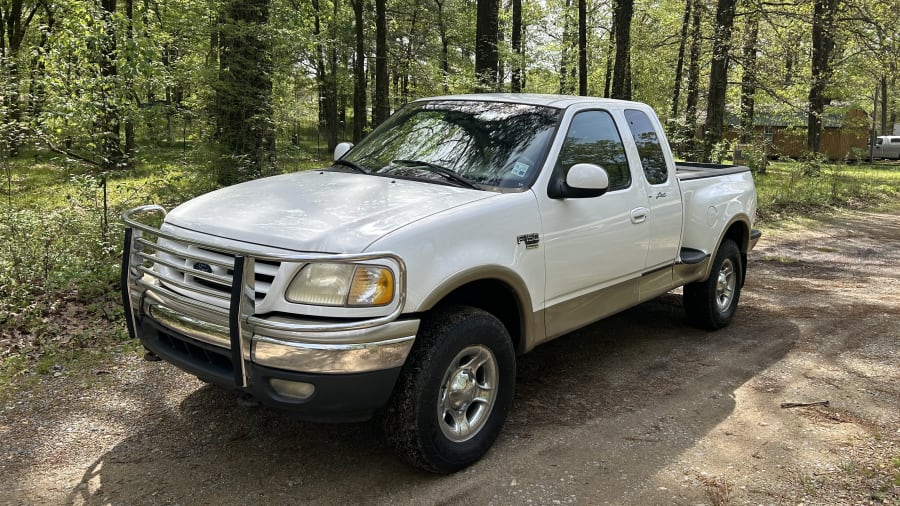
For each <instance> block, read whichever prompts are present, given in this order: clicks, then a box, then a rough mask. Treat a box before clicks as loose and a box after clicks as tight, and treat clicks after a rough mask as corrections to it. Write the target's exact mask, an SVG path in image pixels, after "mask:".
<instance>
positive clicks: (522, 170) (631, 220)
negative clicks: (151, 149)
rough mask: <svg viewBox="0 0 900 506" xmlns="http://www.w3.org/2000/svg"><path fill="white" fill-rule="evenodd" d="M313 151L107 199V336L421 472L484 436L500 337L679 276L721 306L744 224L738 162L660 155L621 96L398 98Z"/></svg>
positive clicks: (522, 349) (734, 300)
mask: <svg viewBox="0 0 900 506" xmlns="http://www.w3.org/2000/svg"><path fill="white" fill-rule="evenodd" d="M348 148H350V149H349V151H348ZM335 155H336V156H335V161H334V164H333V165H332V166H331V167H329V168H325V169H322V170H310V171H303V172H296V173H291V174H284V175H280V176H275V177H269V178H265V179H260V180H256V181H251V182H247V183H243V184H238V185H235V186H232V187H229V188H224V189H221V190H217V191H214V192H212V193H209V194H206V195H203V196H201V197H198V198H196V199H193V200H191V201H189V202H186V203H184V204H182V205H180V206H178V207H177V208H175V209H174V210H172V211H171V212H169V213H168V214H166V211H165V210H164V209H163V208H162V207H160V206H153V205H150V206H142V207H139V208H136V209H133V210H131V211H128V212H127V213H125V214H124V220H125V222H126V225H127V226H126V240H125V251H124V255H123V265H122V294H123V299H124V303H125V306H126V308H127V311H126V313H127V316H128V318H127V321H128V327H129V331H130V332H131V334H132V335H133V336H136V337H139V338H140V339H141V341H142V342H143V344H144V346H145V347H146V348H147V349H148V350H149V351H148V358H149V359H156V358H161V359H162V360H165V361H168V362H171V363H172V364H175V365H176V366H178V367H180V368H182V369H184V370H186V371H188V372H190V373H192V374H194V375H196V376H198V377H200V378H201V379H203V380H205V381H208V382H210V383H214V384H218V385H222V386H226V387H230V388H236V389H239V390H241V391H244V392H246V393H250V394H252V395H253V396H255V397H256V398H257V399H259V400H260V401H261V402H263V403H265V404H268V405H272V406H276V407H278V408H283V409H287V410H290V411H293V412H295V413H297V414H299V415H300V416H303V417H305V418H308V419H318V420H336V419H360V418H366V417H371V416H372V415H375V416H376V418H377V420H378V422H379V424H380V425H381V427H382V429H383V432H384V436H385V437H386V439H387V440H388V441H389V442H390V443H391V444H392V446H393V447H394V448H395V449H396V450H397V452H398V454H399V455H401V456H402V457H403V458H404V459H406V460H407V461H408V462H410V463H412V464H413V465H415V466H417V467H420V468H423V469H427V470H430V471H434V472H444V473H446V472H452V471H455V470H458V469H461V468H463V467H465V466H467V465H469V464H471V463H473V462H475V461H477V460H478V459H479V458H481V457H482V456H483V455H484V454H485V452H486V451H487V450H488V449H489V448H490V446H491V444H492V443H493V441H494V440H495V438H496V437H497V435H498V433H499V431H500V429H501V427H502V425H503V422H504V420H505V419H506V417H507V413H508V412H509V409H510V405H511V403H512V399H513V389H514V386H515V374H516V356H517V355H519V354H523V353H526V352H528V351H530V350H532V349H533V348H534V347H536V346H537V345H539V344H541V343H544V342H546V341H548V340H551V339H553V338H555V337H557V336H560V335H562V334H565V333H567V332H570V331H572V330H575V329H577V328H579V327H583V326H585V325H588V324H590V323H591V322H595V321H597V320H599V319H601V318H604V317H606V316H609V315H612V314H614V313H616V312H619V311H622V310H624V309H627V308H629V307H632V306H634V305H636V304H639V303H641V302H643V301H646V300H649V299H652V298H654V297H657V296H659V295H660V294H663V293H665V292H667V291H669V290H672V289H674V288H676V287H679V286H684V297H683V298H684V306H685V309H686V313H687V318H688V319H689V320H690V321H691V322H692V323H694V324H696V325H699V326H701V327H704V328H708V329H716V328H720V327H723V326H726V325H728V324H729V322H730V321H731V320H732V317H733V315H734V313H735V309H736V308H737V304H738V299H739V296H740V292H741V286H742V285H743V283H744V276H745V273H746V267H747V252H748V251H749V250H750V249H752V248H753V247H754V245H755V244H756V242H757V240H758V239H759V235H760V234H759V232H758V231H756V230H754V229H753V221H754V218H755V213H756V205H757V201H756V192H755V189H754V185H753V179H752V177H751V174H750V170H749V169H748V168H746V167H737V166H722V165H703V164H676V162H675V160H674V159H673V158H672V153H671V150H670V148H669V145H668V143H667V141H666V137H665V135H664V134H663V131H662V128H661V127H660V124H659V121H658V119H657V118H656V115H655V114H654V112H653V110H652V109H651V108H650V107H648V106H647V105H644V104H640V103H635V102H624V101H617V100H603V99H595V98H586V97H568V96H546V95H504V94H496V95H463V96H448V97H438V98H430V99H423V100H417V101H415V102H413V103H411V104H409V105H407V106H406V107H404V108H402V109H401V110H399V111H398V112H397V113H396V114H394V115H393V116H392V117H391V118H390V119H389V120H387V121H386V122H385V123H384V124H382V125H381V126H379V127H378V128H377V129H376V130H375V131H373V132H372V133H371V134H369V135H368V136H367V137H366V138H364V139H363V140H362V142H360V143H359V144H358V145H357V146H354V147H350V146H349V145H341V146H339V147H338V149H337V150H336V152H335ZM154 214H156V215H158V216H156V217H153V216H152V215H154ZM160 216H164V219H160ZM150 222H152V223H153V224H149V223H150Z"/></svg>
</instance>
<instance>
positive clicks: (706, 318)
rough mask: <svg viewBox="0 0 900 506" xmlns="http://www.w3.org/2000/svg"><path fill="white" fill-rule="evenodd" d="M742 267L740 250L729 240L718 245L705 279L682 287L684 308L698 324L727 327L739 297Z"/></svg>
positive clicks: (707, 326)
mask: <svg viewBox="0 0 900 506" xmlns="http://www.w3.org/2000/svg"><path fill="white" fill-rule="evenodd" d="M742 273H743V268H742V264H741V252H740V250H739V249H738V247H737V244H735V243H734V241H732V240H731V239H725V240H724V241H722V244H721V245H720V246H719V251H718V252H717V253H716V258H715V260H713V264H712V268H711V269H710V274H709V278H708V279H707V280H706V281H700V282H697V283H690V284H687V285H685V286H684V310H685V313H686V314H687V318H688V321H689V322H691V324H692V325H696V326H697V327H700V328H703V329H708V330H716V329H721V328H723V327H727V326H728V324H730V323H731V319H732V318H733V317H734V312H735V311H736V310H737V305H738V301H739V300H740V297H741V286H742V285H743V281H744V280H743V278H742Z"/></svg>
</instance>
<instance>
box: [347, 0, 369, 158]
mask: <svg viewBox="0 0 900 506" xmlns="http://www.w3.org/2000/svg"><path fill="white" fill-rule="evenodd" d="M351 3H352V4H353V15H354V28H355V30H354V31H355V33H356V55H355V60H354V63H353V76H354V81H353V142H359V141H360V139H362V136H363V131H364V130H365V129H366V34H365V29H364V28H365V27H364V26H363V7H364V6H365V5H364V2H363V0H351Z"/></svg>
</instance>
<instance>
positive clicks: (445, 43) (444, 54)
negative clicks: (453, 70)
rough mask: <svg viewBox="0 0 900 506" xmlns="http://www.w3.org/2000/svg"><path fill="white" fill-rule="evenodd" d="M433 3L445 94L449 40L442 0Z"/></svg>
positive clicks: (447, 83) (447, 75) (448, 77)
mask: <svg viewBox="0 0 900 506" xmlns="http://www.w3.org/2000/svg"><path fill="white" fill-rule="evenodd" d="M514 1H518V2H521V1H522V0H514ZM434 3H435V5H437V9H438V12H437V15H438V35H440V37H441V90H442V91H443V92H444V95H446V94H447V93H449V92H450V41H449V40H448V39H447V22H446V21H445V20H444V0H434ZM513 23H515V21H514V22H513ZM514 26H515V25H514Z"/></svg>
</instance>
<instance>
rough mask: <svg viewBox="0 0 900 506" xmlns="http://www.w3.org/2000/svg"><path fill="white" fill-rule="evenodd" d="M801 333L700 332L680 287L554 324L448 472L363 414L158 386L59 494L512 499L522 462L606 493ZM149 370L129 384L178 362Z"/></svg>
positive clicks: (188, 498)
mask: <svg viewBox="0 0 900 506" xmlns="http://www.w3.org/2000/svg"><path fill="white" fill-rule="evenodd" d="M798 334H799V331H798V328H797V327H796V326H795V325H794V324H793V323H791V322H790V320H789V319H788V318H786V317H785V316H784V315H781V314H777V313H776V312H772V311H767V310H762V309H760V308H758V307H754V306H753V305H750V306H749V307H748V306H747V305H745V306H743V307H742V308H741V310H740V312H739V314H738V317H737V319H736V321H735V323H734V324H733V325H732V326H731V327H729V328H727V329H724V330H722V331H718V332H714V333H708V332H704V331H699V330H696V329H693V328H691V327H688V326H686V324H685V323H684V318H683V316H682V311H681V300H680V296H678V295H666V296H664V297H662V298H660V299H658V300H655V301H652V302H650V303H647V304H644V305H641V306H639V307H637V308H634V309H632V310H629V311H627V312H625V313H622V314H620V315H617V316H615V317H612V318H609V319H607V320H604V321H601V322H599V323H597V324H594V325H592V326H590V327H587V328H585V329H582V330H580V331H578V332H575V333H572V334H569V335H567V336H564V337H562V338H560V339H557V340H555V341H553V342H551V343H548V344H546V345H543V346H541V347H539V348H537V349H536V350H534V351H533V352H531V353H530V354H528V355H526V356H523V357H520V358H519V364H518V370H519V374H518V379H517V384H516V388H517V392H516V398H515V402H514V405H513V409H512V412H511V414H510V418H509V420H508V422H507V425H506V427H505V429H504V432H503V433H502V434H501V436H500V438H499V440H498V441H497V443H496V445H495V447H494V449H493V450H492V451H491V452H490V453H489V454H488V455H487V457H486V458H485V459H484V460H483V461H482V462H479V463H478V464H476V465H475V466H473V467H472V468H470V469H468V470H466V471H463V472H461V473H458V474H456V475H453V476H449V477H440V476H434V475H430V474H425V473H422V472H419V471H416V470H414V469H411V468H409V467H407V466H406V465H404V464H403V463H401V462H400V461H399V460H397V459H396V458H395V457H394V456H393V455H392V454H391V452H390V450H389V449H388V448H387V447H386V446H385V445H384V444H382V442H381V441H380V439H379V437H378V435H377V433H376V431H375V429H374V425H373V424H369V423H359V424H343V425H323V424H312V423H306V422H302V421H299V420H296V419H293V418H291V417H289V416H286V415H284V414H281V413H279V412H276V411H273V410H270V409H267V408H260V407H246V406H242V405H240V404H239V403H238V402H236V398H235V396H234V394H232V393H229V392H225V391H221V390H219V389H217V388H214V387H210V386H205V387H202V388H199V389H197V390H195V391H193V392H192V393H190V394H189V395H187V396H186V397H184V398H183V400H182V401H181V402H180V404H177V405H176V406H174V407H169V408H167V407H166V406H167V404H166V402H164V400H163V397H165V392H159V393H158V395H159V396H160V399H158V400H159V403H158V404H156V405H155V404H154V402H153V401H154V399H150V400H149V402H148V399H141V401H140V402H141V403H142V404H145V405H146V406H148V407H147V408H146V409H145V410H144V411H145V413H143V414H142V417H139V418H136V419H134V420H131V423H132V424H133V425H134V426H135V427H138V428H137V430H136V432H134V433H133V434H132V435H130V436H127V437H126V438H124V439H123V440H122V441H121V442H120V443H118V444H117V445H116V446H115V447H113V448H112V449H110V450H109V451H106V452H105V453H103V454H102V455H101V456H100V458H98V459H97V460H96V461H95V462H94V463H93V464H92V465H91V466H90V467H88V468H87V469H85V472H84V475H83V479H82V481H81V483H80V484H79V485H78V486H77V487H75V488H74V489H72V490H71V491H70V493H69V494H68V496H67V498H66V502H67V503H69V504H100V503H103V504H107V503H113V504H173V503H193V504H248V503H259V502H262V503H269V504H272V503H306V502H314V503H320V504H338V503H367V504H373V503H376V504H381V503H392V502H398V503H416V504H429V503H430V504H440V503H456V502H461V501H474V502H477V503H481V504H483V503H487V502H499V503H512V502H516V501H514V500H513V499H512V498H511V497H504V495H503V494H504V489H505V488H508V487H509V486H510V485H516V483H517V482H516V479H515V477H516V476H520V475H523V474H528V475H530V476H531V477H532V478H534V477H542V479H543V478H545V479H546V480H547V483H548V485H547V487H548V488H545V487H544V485H541V488H542V491H541V495H540V497H541V498H542V500H543V501H548V500H553V498H554V497H560V498H562V499H566V498H571V497H574V495H573V494H579V493H581V492H583V493H585V494H588V493H590V492H589V491H587V490H584V491H580V489H579V486H585V487H586V486H587V482H588V479H587V477H588V476H590V477H591V478H590V481H591V483H592V484H591V485H590V486H591V487H596V486H597V483H598V482H597V479H598V476H599V477H600V479H601V481H602V480H603V479H606V478H608V480H607V481H608V484H607V485H608V488H609V490H610V491H611V492H613V491H614V489H615V486H616V482H617V480H619V479H620V477H621V475H622V474H623V473H626V472H628V473H637V474H636V475H635V474H629V478H628V482H629V483H630V484H631V486H632V487H633V486H634V484H635V483H639V481H638V480H642V479H644V480H646V479H648V478H650V477H652V475H653V474H654V472H655V471H656V470H658V469H660V468H662V467H663V466H665V465H666V464H667V463H668V462H670V461H672V460H673V459H676V458H677V457H678V455H679V454H681V453H682V452H683V451H685V450H686V449H687V448H689V447H691V446H692V445H693V444H694V442H695V441H697V440H698V439H699V438H701V437H703V436H704V434H706V433H707V432H709V431H710V430H712V429H713V428H714V427H715V426H716V425H717V424H719V423H720V422H721V421H722V420H724V419H725V418H726V417H728V416H729V414H730V413H731V412H732V411H733V410H734V405H735V404H734V402H735V401H734V398H733V395H732V394H733V392H734V390H735V389H737V388H738V387H739V386H740V385H742V384H743V383H745V382H746V381H748V380H749V379H750V378H752V377H753V376H754V375H756V374H757V373H758V372H760V371H762V370H764V369H766V368H767V367H769V366H770V365H772V364H773V363H775V362H777V361H778V360H780V359H781V358H782V357H783V356H784V355H785V354H786V353H787V352H788V351H789V350H790V349H791V348H792V347H793V346H794V343H795V342H796V341H797V339H798ZM148 371H150V373H148V377H146V378H142V379H141V380H142V381H154V377H153V376H154V375H157V374H164V375H169V376H171V375H174V374H179V375H180V374H182V373H180V372H176V371H175V370H174V368H172V367H171V366H169V365H166V364H160V365H159V366H158V368H155V369H154V368H150V369H148ZM185 378H187V376H185ZM140 391H141V392H143V390H140ZM136 392H137V390H136V391H135V394H134V395H137V393H136ZM126 394H127V392H126ZM169 405H171V404H169ZM154 406H158V408H155V407H154ZM604 473H605V474H604ZM557 476H559V477H560V478H559V480H557ZM604 477H606V478H604ZM510 480H512V481H510ZM552 480H556V481H557V483H558V482H559V481H560V480H561V481H563V482H564V484H565V485H566V486H565V487H562V486H559V485H557V487H558V489H557V488H554V486H553V481H552ZM566 480H569V482H566ZM532 481H535V482H536V480H532ZM573 481H577V482H578V483H581V484H582V485H579V484H578V483H574V484H573V483H571V482H573ZM623 485H626V484H623ZM535 486H536V485H535ZM498 494H499V495H498ZM588 497H590V496H588ZM611 497H615V495H611ZM580 498H581V499H582V500H584V499H585V496H583V495H582V496H580Z"/></svg>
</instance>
